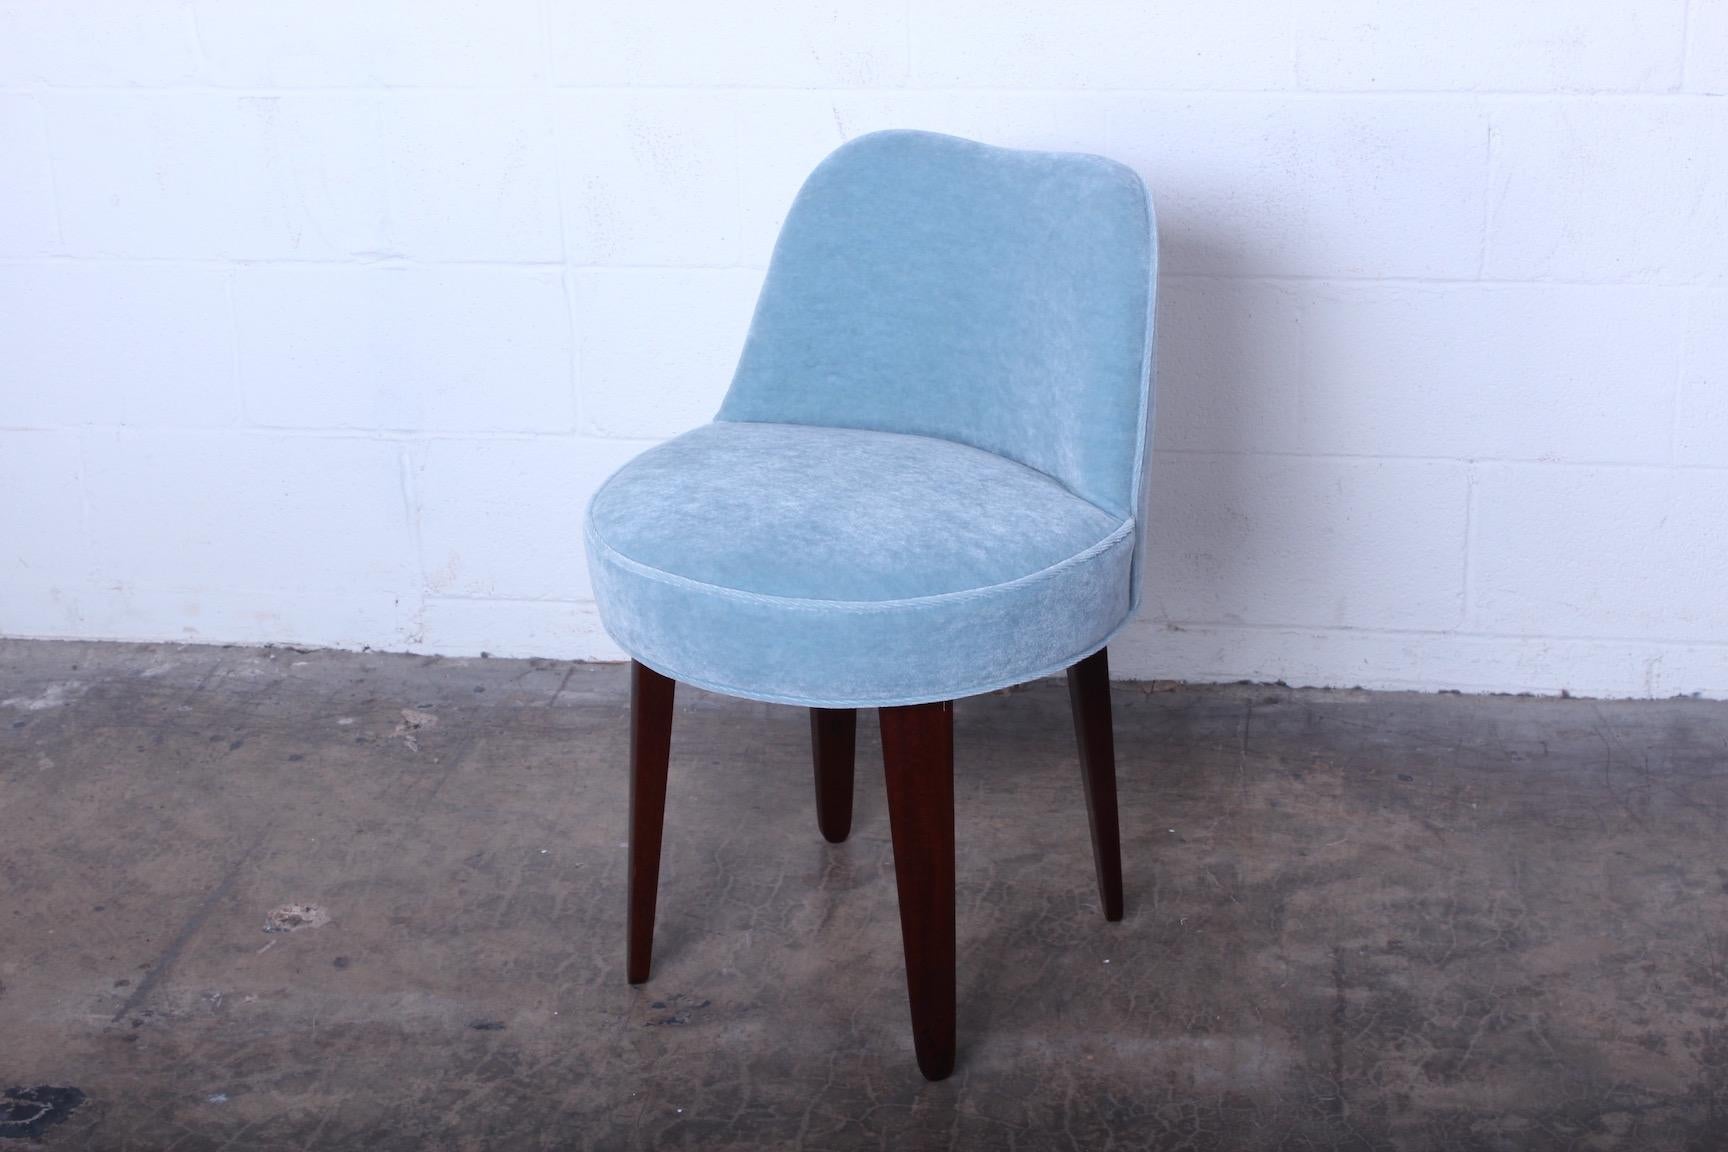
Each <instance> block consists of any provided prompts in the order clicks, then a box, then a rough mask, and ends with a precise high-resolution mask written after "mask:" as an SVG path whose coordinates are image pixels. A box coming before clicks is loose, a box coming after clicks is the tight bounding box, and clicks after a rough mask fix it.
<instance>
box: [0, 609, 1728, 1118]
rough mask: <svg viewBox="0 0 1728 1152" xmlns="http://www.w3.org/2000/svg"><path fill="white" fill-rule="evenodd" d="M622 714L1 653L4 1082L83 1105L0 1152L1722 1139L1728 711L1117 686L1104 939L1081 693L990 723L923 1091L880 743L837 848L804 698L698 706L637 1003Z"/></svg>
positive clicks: (247, 672)
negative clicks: (938, 1030) (945, 1039)
mask: <svg viewBox="0 0 1728 1152" xmlns="http://www.w3.org/2000/svg"><path fill="white" fill-rule="evenodd" d="M625 688H626V685H625V674H624V670H623V669H622V668H620V667H616V666H589V665H570V664H559V663H551V662H528V661H503V660H447V659H431V658H415V657H403V656H378V655H352V654H339V653H328V652H308V653H298V652H295V651H293V650H288V649H276V650H273V651H264V650H249V649H213V648H181V647H171V646H160V647H151V646H133V645H93V644H57V643H26V642H6V643H0V878H3V881H4V888H3V890H0V1088H12V1089H20V1090H24V1089H32V1088H37V1087H47V1086H52V1087H56V1088H61V1089H66V1090H67V1091H65V1092H62V1093H60V1094H59V1095H58V1096H55V1095H54V1094H48V1096H47V1097H45V1098H44V1100H43V1101H39V1102H38V1103H35V1104H32V1103H30V1102H29V1100H28V1099H27V1098H26V1097H23V1096H18V1097H16V1098H14V1099H13V1100H12V1102H11V1104H10V1106H9V1107H4V1108H3V1110H0V1121H3V1120H5V1119H6V1118H7V1117H10V1127H6V1126H4V1125H3V1124H0V1131H9V1132H10V1133H11V1134H12V1135H14V1136H18V1135H21V1134H23V1133H25V1132H34V1133H36V1135H35V1137H33V1138H32V1139H39V1140H40V1141H41V1145H42V1146H45V1147H47V1148H50V1149H56V1148H91V1149H140V1150H144V1149H149V1150H159V1149H170V1148H172V1149H178V1150H181V1152H191V1150H196V1149H216V1148H232V1149H287V1148H293V1149H367V1150H371V1152H389V1150H396V1149H441V1150H443V1149H479V1148H505V1149H519V1148H520V1149H542V1148H544V1149H552V1148H559V1149H563V1148H572V1149H576V1148H620V1149H623V1148H660V1147H686V1148H704V1149H745V1148H752V1149H753V1148H791V1147H807V1148H835V1149H841V1148H890V1149H912V1148H923V1147H966V1148H974V1147H976V1148H1020V1149H1040V1148H1082V1149H1090V1148H1158V1149H1245V1150H1248V1149H1322V1148H1328V1149H1330V1148H1338V1149H1354V1148H1361V1149H1368V1148H1407V1149H1613V1148H1627V1149H1690V1150H1700V1152H1702V1150H1720V1149H1728V836H1725V834H1728V706H1724V705H1722V704H1710V703H1701V702H1695V701H1675V702H1661V703H1598V702H1593V701H1587V700H1530V699H1508V698H1465V697H1457V696H1422V695H1399V694H1383V693H1366V692H1313V691H1290V690H1286V689H1282V688H1265V687H1255V688H1250V687H1227V688H1197V689H1180V690H1175V691H1168V692H1154V691H1151V690H1149V689H1148V688H1147V687H1146V686H1141V685H1129V684H1121V685H1118V686H1117V688H1116V692H1115V704H1116V709H1117V712H1116V720H1117V745H1118V748H1119V750H1120V776H1121V783H1122V821H1123V833H1124V850H1125V858H1126V859H1125V864H1126V876H1127V884H1128V900H1129V907H1128V918H1127V920H1126V921H1125V922H1123V923H1121V924H1117V925H1111V924H1107V923H1105V922H1104V920H1103V918H1102V917H1101V916H1100V915H1099V914H1098V911H1097V905H1096V898H1095V895H1094V888H1093V878H1092V864H1091V859H1090V850H1089V847H1088V843H1087V835H1086V825H1085V815H1084V808H1083V801H1082V797H1081V791H1080V786H1079V782H1078V779H1077V775H1076V773H1077V769H1076V765H1075V756H1074V749H1073V735H1072V730H1071V728H1070V726H1069V717H1068V704H1067V697H1066V694H1065V691H1064V689H1063V687H1062V685H1061V684H1060V683H1059V682H1055V681H1051V682H1045V683H1040V684H1037V685H1033V686H1030V687H1027V688H1024V689H1021V690H1017V691H1013V692H1008V693H1000V694H997V695H994V696H987V697H981V698H978V699H973V700H967V701H964V702H963V703H962V704H961V705H960V706H959V708H958V709H957V712H956V716H957V732H956V742H957V747H958V764H957V769H956V771H957V793H958V797H957V802H958V811H959V843H960V856H959V886H960V900H959V907H960V919H959V940H960V966H961V967H960V1044H961V1052H960V1063H959V1068H958V1071H957V1072H956V1074H955V1077H954V1078H953V1079H952V1080H950V1081H948V1082H947V1083H943V1084H938V1085H930V1084H926V1083H925V1082H924V1081H923V1080H922V1079H921V1078H920V1077H919V1075H918V1071H917V1068H916V1067H915V1065H914V1064H913V1060H912V1051H911V1039H910V1035H909V1029H908V1024H907V1014H906V1007H905V1001H904V991H903V985H902V976H901V969H900V955H899V929H898V924H897V922H896V919H895V904H894V883H893V871H892V864H891V859H890V852H889V844H888V828H887V819H886V816H885V812H884V806H883V800H882V794H881V793H882V780H881V767H880V760H879V748H878V745H877V742H876V739H875V732H874V724H873V723H861V724H860V726H859V731H860V748H859V758H860V764H859V780H858V809H857V817H856V820H855V824H854V833H853V838H852V840H851V841H850V842H849V843H847V844H844V845H841V846H838V847H829V846H827V845H825V844H824V843H823V841H822V840H821V838H820V837H819V836H818V835H817V832H816V827H815V818H814V815H813V812H812V803H811V797H810V788H809V774H810V769H809V764H808V759H807V757H808V747H807V742H808V728H807V724H806V721H805V718H804V716H803V715H802V714H801V713H800V712H798V711H796V710H793V709H790V708H777V707H767V706H762V705H757V704H751V703H747V702H743V701H736V700H728V699H724V698H720V697H716V696H710V695H705V694H703V693H701V692H697V691H693V690H686V689H680V697H679V706H678V716H677V724H676V729H675V732H674V744H673V764H672V787H671V799H670V803H669V811H668V818H667V819H668V824H667V849H666V866H665V873H664V878H663V883H662V888H661V898H660V909H661V911H660V924H659V935H658V948H657V951H656V954H655V960H656V968H655V974H654V979H653V981H652V982H651V983H650V984H649V985H648V987H646V988H645V989H643V990H640V991H638V990H634V989H631V988H630V987H628V986H627V985H626V984H625V983H624V977H623V959H624V948H623V932H624V925H623V910H624V891H623V883H624V850H623V844H622V835H623V829H624V815H625V805H626V781H625V775H624V767H625V754H626V746H627V730H626V724H625V706H626V690H625ZM290 905H292V906H295V907H292V908H289V907H287V906H290ZM306 906H311V907H306ZM267 924H268V925H269V926H271V927H274V928H277V929H279V930H278V931H272V932H266V931H265V928H266V926H267ZM71 1089H76V1092H73V1091H70V1090H71ZM80 1094H81V1095H82V1101H81V1102H80V1100H79V1095H80ZM38 1111H40V1112H41V1113H42V1114H41V1115H39V1116H38V1115H37V1112H38ZM32 1117H35V1122H34V1123H29V1122H28V1121H30V1120H31V1118H32ZM0 1145H6V1146H10V1145H8V1142H7V1141H6V1140H4V1139H0Z"/></svg>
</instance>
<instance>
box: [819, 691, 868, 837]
mask: <svg viewBox="0 0 1728 1152" xmlns="http://www.w3.org/2000/svg"><path fill="white" fill-rule="evenodd" d="M857 745H858V713H857V712H856V711H855V710H853V709H851V708H812V709H810V757H811V759H812V760H813V761H814V762H815V765H816V826H817V827H818V828H820V829H821V830H822V838H823V839H824V840H827V841H828V842H829V843H830V844H839V843H840V842H842V841H843V840H845V839H846V837H847V836H848V835H849V834H850V833H851V831H852V758H853V751H854V749H855V748H856V747H857Z"/></svg>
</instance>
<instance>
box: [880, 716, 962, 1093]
mask: <svg viewBox="0 0 1728 1152" xmlns="http://www.w3.org/2000/svg"><path fill="white" fill-rule="evenodd" d="M881 718H882V764H883V770H884V775H885V776H886V777H887V780H888V823H889V826H890V828H891V829H892V832H893V836H894V882H895V884H896V885H897V886H898V887H899V889H900V936H901V942H902V944H903V945H904V946H905V949H906V991H907V993H908V995H909V997H910V999H911V1001H912V1043H913V1046H914V1047H915V1048H916V1049H917V1051H918V1067H919V1069H921V1070H922V1071H923V1073H924V1076H925V1078H926V1079H929V1080H945V1079H947V1077H948V1074H949V1073H950V1072H952V1071H953V1070H954V705H953V704H952V703H949V702H947V701H943V702H942V703H939V704H913V705H910V706H908V707H903V708H883V709H881Z"/></svg>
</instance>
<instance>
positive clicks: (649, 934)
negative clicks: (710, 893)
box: [625, 660, 677, 984]
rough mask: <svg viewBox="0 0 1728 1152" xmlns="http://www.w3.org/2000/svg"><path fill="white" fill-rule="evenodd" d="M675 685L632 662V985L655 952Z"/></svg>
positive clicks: (644, 975)
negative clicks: (655, 917)
mask: <svg viewBox="0 0 1728 1152" xmlns="http://www.w3.org/2000/svg"><path fill="white" fill-rule="evenodd" d="M676 688H677V682H676V681H674V680H669V679H667V678H666V677H664V676H662V675H660V673H658V672H656V671H654V670H653V669H652V668H647V667H644V666H643V665H641V664H638V663H636V662H635V661H634V660H632V661H631V662H630V881H629V883H630V916H629V938H630V943H629V953H628V956H627V958H626V962H625V971H626V974H627V976H628V979H629V981H630V983H632V984H640V983H642V982H643V981H644V980H646V979H648V968H649V966H650V964H651V962H652V959H653V955H654V902H655V897H656V896H657V895H658V893H659V888H660V831H661V827H662V825H663V824H664V822H665V819H666V765H667V762H668V760H670V758H671V753H672V696H673V691H674V689H676Z"/></svg>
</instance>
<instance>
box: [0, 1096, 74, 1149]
mask: <svg viewBox="0 0 1728 1152" xmlns="http://www.w3.org/2000/svg"><path fill="white" fill-rule="evenodd" d="M83 1103H84V1093H83V1092H82V1091H81V1090H79V1089H77V1088H72V1087H69V1086H66V1085H57V1084H42V1085H39V1086H37V1087H35V1088H7V1089H5V1090H4V1091H0V1139H8V1138H10V1139H14V1140H34V1139H36V1138H37V1137H39V1136H41V1135H42V1133H44V1132H46V1131H47V1130H48V1129H50V1128H52V1127H53V1126H54V1125H56V1124H58V1123H60V1122H61V1121H62V1120H64V1119H66V1118H67V1117H68V1116H70V1115H72V1113H74V1112H76V1111H77V1110H78V1106H79V1105H81V1104H83Z"/></svg>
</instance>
